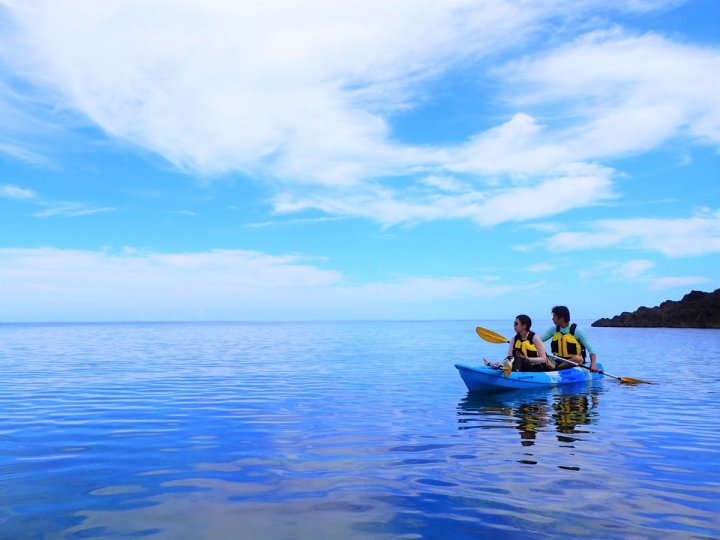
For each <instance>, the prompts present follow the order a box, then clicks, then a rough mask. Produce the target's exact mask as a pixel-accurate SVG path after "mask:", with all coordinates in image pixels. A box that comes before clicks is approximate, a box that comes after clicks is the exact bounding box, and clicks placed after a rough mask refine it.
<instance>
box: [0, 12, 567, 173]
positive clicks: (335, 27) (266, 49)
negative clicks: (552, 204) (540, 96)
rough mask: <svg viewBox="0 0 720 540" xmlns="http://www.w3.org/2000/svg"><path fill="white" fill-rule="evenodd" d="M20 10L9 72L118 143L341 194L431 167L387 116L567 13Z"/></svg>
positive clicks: (183, 162) (198, 165)
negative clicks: (401, 141) (433, 80)
mask: <svg viewBox="0 0 720 540" xmlns="http://www.w3.org/2000/svg"><path fill="white" fill-rule="evenodd" d="M8 7H9V10H10V13H11V14H12V16H13V21H14V22H15V23H16V27H14V28H12V27H10V26H9V25H8V32H6V33H5V38H4V42H5V45H6V46H5V49H6V50H12V51H14V52H13V56H12V57H8V56H7V55H5V61H6V62H7V63H9V64H11V65H16V66H17V69H18V70H21V71H22V72H23V73H24V74H27V75H30V76H32V78H33V80H34V81H36V82H37V83H38V84H41V85H43V86H47V87H49V88H51V89H53V90H54V91H56V92H58V93H59V96H61V99H62V102H63V103H64V104H65V105H66V106H68V107H71V108H72V109H74V110H77V111H79V112H80V113H82V114H84V115H86V116H87V117H88V118H89V119H91V120H92V121H93V122H94V123H96V124H97V125H99V126H100V127H101V128H103V129H104V130H105V131H106V132H107V133H109V134H111V135H113V136H116V137H119V138H121V139H126V140H129V141H132V142H134V143H135V144H138V145H140V146H143V147H145V148H149V149H151V150H153V151H155V152H157V153H159V154H161V155H163V156H164V157H166V158H167V159H168V160H170V161H171V162H173V163H174V164H176V165H177V166H179V167H182V168H187V169H190V170H193V171H198V172H200V173H220V172H225V171H229V170H240V171H244V172H255V173H262V174H266V173H267V172H270V173H271V174H275V175H276V176H280V177H283V178H289V179H304V180H308V181H317V182H321V183H332V184H338V183H340V184H344V183H348V182H352V181H354V180H356V179H358V178H363V177H366V176H372V175H377V174H382V173H384V172H385V171H387V170H393V169H396V168H397V167H398V166H401V167H403V168H406V167H407V166H408V163H409V162H412V163H414V162H416V161H418V160H419V159H420V150H419V149H417V150H415V149H412V148H406V147H401V146H397V145H395V144H393V143H391V142H390V140H389V130H388V126H387V122H386V115H387V114H389V113H391V112H393V111H396V110H398V109H402V108H406V107H408V106H410V105H411V104H412V102H413V101H414V100H415V99H416V98H417V97H418V95H421V94H422V89H421V88H422V87H421V86H419V83H420V82H421V81H423V80H425V79H427V78H429V77H435V76H437V75H438V74H439V73H441V72H443V71H444V70H447V69H449V68H451V67H452V66H453V65H455V64H456V63H457V62H459V61H461V60H464V59H467V58H470V57H473V58H478V57H482V56H484V55H487V54H490V53H495V52H497V51H498V49H501V48H504V47H509V46H514V45H515V44H516V43H517V40H518V39H520V38H521V37H522V36H523V35H527V34H528V33H531V32H532V31H534V30H535V29H536V28H537V24H538V23H539V22H541V21H542V20H544V19H545V18H546V17H549V16H551V15H552V11H553V10H550V11H547V10H546V9H544V8H541V7H540V6H538V7H533V6H531V5H526V6H519V5H516V4H515V3H514V2H497V3H494V4H489V5H478V4H477V3H476V2H473V1H471V0H461V1H458V2H453V3H442V2H434V1H420V2H418V1H409V0H405V1H403V0H401V1H397V2H384V1H380V0H369V1H367V2H351V3H339V4H334V3H327V2H314V1H305V2H303V1H297V0H286V1H274V2H256V3H240V4H234V3H229V2H209V3H208V2H206V3H193V2H174V3H172V4H166V3H157V2H145V3H143V2H132V3H127V2H123V1H119V0H114V1H113V0H107V1H105V2H93V1H78V2H73V3H72V4H70V5H68V4H64V5H60V4H57V3H55V2H51V1H30V2H23V3H20V2H10V3H8ZM11 28H12V29H13V30H15V31H14V32H11V31H10V30H11ZM510 36H512V39H511V38H510ZM17 51H22V52H23V54H17ZM420 161H421V160H420Z"/></svg>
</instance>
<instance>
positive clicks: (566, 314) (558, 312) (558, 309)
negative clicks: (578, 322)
mask: <svg viewBox="0 0 720 540" xmlns="http://www.w3.org/2000/svg"><path fill="white" fill-rule="evenodd" d="M552 312H553V314H555V316H556V317H560V318H561V319H564V320H565V321H567V322H570V310H569V309H568V308H566V307H565V306H555V307H554V308H552Z"/></svg>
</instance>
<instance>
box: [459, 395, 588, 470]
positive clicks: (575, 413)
mask: <svg viewBox="0 0 720 540" xmlns="http://www.w3.org/2000/svg"><path fill="white" fill-rule="evenodd" d="M573 386H575V385H573ZM573 386H569V387H557V388H553V389H551V390H547V389H546V390H542V391H538V392H530V393H529V392H513V393H509V394H508V393H501V394H490V395H483V394H474V393H472V392H468V394H467V395H466V397H465V398H463V399H462V400H460V402H459V403H458V407H457V414H458V429H460V430H467V429H494V428H513V429H515V430H517V431H518V433H519V435H520V444H521V445H522V446H524V447H531V446H533V445H535V444H536V441H537V440H538V437H542V434H544V433H547V434H550V433H552V432H553V428H554V432H555V433H554V435H555V438H556V440H557V441H558V442H559V443H561V444H560V446H561V447H563V448H571V449H572V448H575V444H576V443H577V442H578V441H582V439H583V436H584V435H585V434H587V433H589V429H588V427H587V426H590V425H591V424H593V423H596V422H597V420H598V405H599V389H598V388H597V387H595V386H588V385H579V386H580V388H577V387H575V388H573ZM528 456H530V455H529V454H528ZM521 461H522V462H523V463H529V464H535V463H537V462H536V461H534V460H532V459H523V460H521ZM562 468H566V469H577V467H574V466H562Z"/></svg>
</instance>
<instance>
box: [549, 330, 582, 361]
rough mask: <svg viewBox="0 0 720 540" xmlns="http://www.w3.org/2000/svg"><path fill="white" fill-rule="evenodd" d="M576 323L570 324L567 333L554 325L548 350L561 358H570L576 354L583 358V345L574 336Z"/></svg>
mask: <svg viewBox="0 0 720 540" xmlns="http://www.w3.org/2000/svg"><path fill="white" fill-rule="evenodd" d="M576 328H577V324H574V323H573V324H571V325H570V331H569V332H568V333H567V334H563V333H562V332H560V327H559V326H556V327H555V334H553V337H552V341H551V342H550V350H551V351H552V353H553V354H554V355H557V356H560V357H562V358H570V357H571V356H574V355H576V354H579V355H580V356H582V357H583V359H585V354H586V353H585V347H583V345H582V343H580V342H579V341H578V340H577V338H576V337H575V329H576Z"/></svg>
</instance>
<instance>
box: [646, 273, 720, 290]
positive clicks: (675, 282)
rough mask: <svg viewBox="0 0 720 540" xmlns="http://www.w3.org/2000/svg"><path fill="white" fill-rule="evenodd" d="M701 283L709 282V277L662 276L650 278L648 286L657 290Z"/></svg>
mask: <svg viewBox="0 0 720 540" xmlns="http://www.w3.org/2000/svg"><path fill="white" fill-rule="evenodd" d="M703 283H710V279H708V278H706V277H702V276H681V277H663V278H655V279H652V280H651V281H650V288H651V289H652V290H656V291H659V290H664V289H673V288H678V287H683V288H686V287H688V286H690V285H701V284H703Z"/></svg>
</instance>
